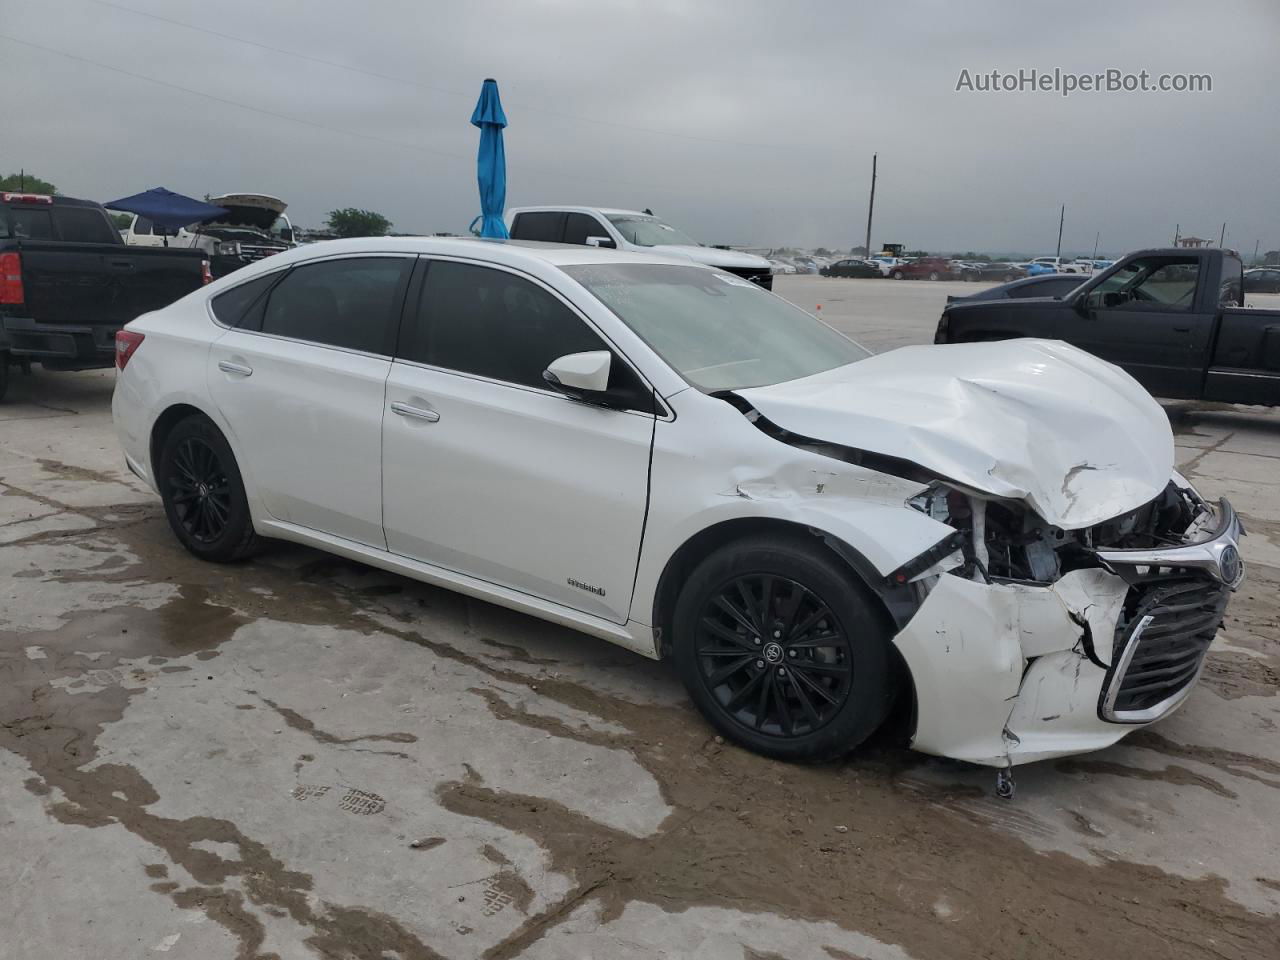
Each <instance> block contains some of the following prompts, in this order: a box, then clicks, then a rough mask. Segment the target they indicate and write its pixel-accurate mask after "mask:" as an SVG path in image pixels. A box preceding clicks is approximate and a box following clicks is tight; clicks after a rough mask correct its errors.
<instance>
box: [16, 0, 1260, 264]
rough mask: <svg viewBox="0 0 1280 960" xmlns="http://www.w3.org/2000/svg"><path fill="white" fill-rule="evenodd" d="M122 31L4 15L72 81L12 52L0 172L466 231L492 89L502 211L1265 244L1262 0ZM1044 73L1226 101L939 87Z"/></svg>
mask: <svg viewBox="0 0 1280 960" xmlns="http://www.w3.org/2000/svg"><path fill="white" fill-rule="evenodd" d="M113 4H116V0H111V3H103V2H95V0H0V34H4V35H6V36H8V37H12V38H15V39H16V40H20V41H26V43H27V44H37V45H38V46H39V47H44V48H49V49H50V50H56V51H59V52H61V53H62V54H67V55H70V56H71V57H76V58H81V59H69V58H68V57H67V56H59V55H58V54H55V53H52V52H49V51H48V50H44V49H37V48H36V47H33V46H30V45H24V44H22V43H15V42H12V41H10V40H4V39H0V80H2V81H3V87H4V89H5V90H6V96H5V97H3V98H0V131H3V141H0V167H3V168H5V170H6V171H7V169H8V168H10V167H12V168H16V167H18V166H19V165H22V166H25V167H27V168H28V169H32V170H36V171H38V172H40V173H41V174H42V175H44V176H46V177H47V178H49V179H52V180H54V181H55V182H56V183H58V184H59V186H60V187H61V188H62V189H63V190H65V191H66V192H68V193H71V194H73V195H79V196H85V197H91V198H94V199H98V200H105V199H110V198H112V197H115V196H120V195H123V194H127V193H133V192H136V191H138V190H142V189H145V188H147V187H151V186H156V185H165V186H168V187H170V188H172V189H175V190H180V191H183V192H187V193H191V194H195V195H201V194H203V193H205V192H206V191H207V192H212V193H219V192H223V191H228V190H260V191H263V192H267V193H273V194H277V195H279V196H282V197H284V198H285V199H286V200H288V201H289V203H290V211H291V214H294V219H295V222H300V223H302V224H306V225H318V224H319V223H320V222H321V221H322V220H323V219H324V215H325V213H326V212H327V211H328V210H330V209H332V208H334V207H339V206H363V207H370V208H373V209H376V210H379V211H382V212H384V213H385V214H387V215H388V216H390V217H391V218H392V219H393V220H394V221H395V223H396V225H397V228H398V229H402V230H421V231H434V230H452V231H460V230H462V229H464V228H465V226H466V224H467V223H468V222H469V221H470V220H471V218H472V217H473V216H474V215H475V213H476V212H478V201H477V198H476V191H475V181H474V159H473V158H474V153H475V145H476V131H475V130H474V128H472V127H471V126H470V125H469V124H468V123H467V120H468V118H469V116H470V110H471V107H472V105H473V103H474V99H475V97H476V95H477V94H478V92H479V87H480V81H481V80H482V79H483V78H484V77H486V76H494V77H496V78H498V80H499V83H500V86H501V88H502V94H503V100H504V103H505V105H506V107H507V113H508V116H509V118H510V121H511V126H510V128H509V129H508V133H507V156H508V166H509V177H510V186H509V192H508V199H509V202H510V203H512V204H513V205H514V204H520V203H538V202H560V201H565V202H570V201H572V202H582V203H599V204H602V205H603V204H607V205H616V206H636V207H645V206H648V207H652V208H653V209H655V210H657V211H659V212H661V213H663V214H664V215H666V216H667V217H668V218H670V219H671V220H673V221H674V222H677V223H678V224H680V225H681V226H683V227H684V228H685V229H687V230H688V231H689V232H691V233H693V234H695V235H697V236H699V237H701V238H702V239H705V240H707V241H710V242H743V243H761V244H764V243H778V244H781V243H799V244H819V243H823V244H828V245H841V246H848V245H850V244H853V243H858V242H861V238H862V235H863V231H864V226H865V217H866V194H867V180H868V175H869V168H870V160H871V154H872V152H873V151H878V152H879V154H880V174H881V175H880V180H879V184H878V189H877V211H876V227H875V230H874V232H873V233H874V236H873V239H874V240H875V241H876V242H877V243H879V242H882V241H885V240H898V241H902V242H906V243H908V244H910V245H912V246H922V247H926V248H931V249H939V250H951V249H971V248H972V249H988V250H1024V251H1027V252H1031V251H1042V250H1050V249H1051V248H1052V246H1053V243H1054V240H1055V237H1056V231H1057V212H1058V206H1059V204H1060V203H1066V204H1067V229H1066V235H1065V241H1064V242H1065V246H1067V247H1068V248H1071V249H1089V248H1091V247H1092V245H1093V241H1094V235H1095V231H1097V232H1100V233H1101V235H1102V248H1103V249H1104V250H1108V251H1112V252H1118V251H1121V250H1124V249H1127V248H1132V247H1135V246H1139V245H1143V244H1153V243H1162V242H1166V241H1167V240H1168V239H1169V237H1170V235H1171V234H1172V231H1173V228H1174V224H1175V223H1180V224H1181V226H1182V230H1183V232H1184V233H1186V232H1194V233H1198V234H1200V235H1202V236H1208V235H1211V236H1214V237H1216V236H1217V234H1218V230H1219V228H1220V225H1221V223H1222V222H1223V221H1224V220H1225V221H1227V222H1228V243H1229V244H1230V245H1234V246H1236V247H1238V248H1240V249H1241V250H1243V251H1245V252H1247V253H1252V250H1253V244H1254V241H1255V239H1261V240H1262V243H1263V248H1264V249H1266V248H1267V247H1268V246H1270V247H1272V248H1274V247H1277V246H1280V193H1278V192H1277V191H1276V190H1275V188H1274V186H1273V181H1274V170H1273V166H1274V165H1273V162H1272V160H1273V157H1274V156H1275V153H1276V148H1277V146H1278V143H1277V140H1278V139H1280V138H1278V137H1277V126H1276V123H1275V120H1274V109H1273V98H1274V82H1275V68H1274V55H1275V49H1276V44H1277V40H1280V8H1277V7H1276V6H1275V4H1274V3H1271V2H1268V0H1256V2H1242V3H1233V4H1216V5H1210V4H1205V3H1202V2H1199V0H1197V2H1192V3H1184V2H1166V3H1162V4H1160V5H1152V4H1138V3H1126V4H1122V3H1114V2H1113V3H1104V2H1092V0H1084V2H1076V3H1071V4H1028V3H1025V2H1002V3H995V2H993V3H984V4H965V5H960V4H954V3H941V2H936V3H898V4H854V3H851V2H843V0H831V2H823V0H807V2H806V0H801V2H792V3H783V2H780V0H779V2H763V0H736V2H732V3H731V2H728V0H721V2H713V0H685V2H681V0H542V2H516V0H506V2H499V0H469V2H466V3H459V2H452V3H451V2H430V3H427V2H407V0H403V2H394V0H373V2H366V3H362V4H357V3H350V2H347V3H337V2H331V0H309V2H302V0H291V2H285V0H281V2H269V3H264V2H261V0H259V2H257V3H249V2H244V0H223V2H220V3H218V4H209V3H206V2H193V0H168V2H159V0H119V4H118V5H113ZM120 7H127V8H131V9H133V10H136V11H141V12H142V13H145V14H151V16H143V15H139V14H138V13H133V12H128V10H126V9H121V8H120ZM157 17H160V18H168V19H171V20H173V21H178V22H179V23H181V24H188V25H191V26H194V27H198V28H201V29H202V30H205V31H214V32H216V33H221V34H227V35H231V36H234V37H239V38H244V39H247V40H251V41H254V42H255V43H257V44H261V45H263V46H255V45H251V44H247V43H242V42H238V41H236V40H234V39H228V38H227V37H220V36H214V35H211V34H210V33H207V32H199V31H197V30H192V29H187V28H185V27H183V26H180V25H178V24H175V23H168V22H164V20H161V19H156V18H157ZM267 48H277V49H276V50H272V49H267ZM280 50H285V51H292V52H294V53H296V54H301V55H302V56H293V55H290V54H288V53H282V52H279V51H280ZM86 60H87V61H96V63H97V64H101V65H105V67H112V68H115V69H114V70H112V69H106V68H105V67H104V66H99V65H95V64H93V63H88V62H85V61H86ZM324 61H327V62H324ZM334 64H345V65H347V66H349V67H351V68H353V69H343V68H342V67H340V66H335V65H334ZM1032 67H1034V68H1038V69H1041V70H1046V69H1047V70H1052V69H1053V68H1054V67H1060V68H1062V69H1063V70H1069V71H1074V72H1078V73H1085V72H1093V71H1100V70H1104V69H1106V68H1109V67H1115V68H1119V69H1122V70H1131V71H1138V70H1143V69H1146V70H1149V71H1151V72H1152V73H1155V74H1158V73H1161V72H1170V73H1173V72H1182V73H1191V72H1199V73H1209V74H1211V75H1212V77H1213V92H1212V93H1208V94H1172V93H1170V94H1142V93H1133V94H1077V95H1076V96H1074V97H1072V98H1070V99H1062V98H1060V97H1057V96H1055V95H1052V94H1046V93H1002V94H978V93H957V92H955V90H954V87H955V84H956V79H957V77H958V76H959V74H960V71H961V69H964V68H967V69H969V70H971V71H974V72H977V71H990V70H992V69H1000V70H1003V71H1016V70H1018V69H1019V68H1032ZM119 71H127V73H122V72H119ZM128 74H135V75H140V76H141V77H146V78H150V80H148V79H141V78H140V76H131V75H128ZM156 81H159V82H156ZM164 84H169V85H170V86H165V85H164ZM179 88H186V90H183V89H179ZM187 91H197V92H199V93H202V94H204V96H199V95H196V94H195V93H191V92H187ZM211 98H212V99H211ZM235 103H239V104H244V105H249V106H252V107H253V108H255V109H256V111H259V112H255V111H254V110H249V109H245V108H244V107H241V106H236V105H234V104H235ZM285 118H291V119H285Z"/></svg>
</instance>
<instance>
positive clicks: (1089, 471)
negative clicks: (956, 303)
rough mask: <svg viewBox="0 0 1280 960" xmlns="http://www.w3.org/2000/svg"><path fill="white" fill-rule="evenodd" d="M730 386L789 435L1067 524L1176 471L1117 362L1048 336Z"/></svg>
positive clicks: (1094, 517)
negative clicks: (894, 460) (914, 470)
mask: <svg viewBox="0 0 1280 960" xmlns="http://www.w3.org/2000/svg"><path fill="white" fill-rule="evenodd" d="M735 392H736V393H738V394H739V395H740V396H742V397H743V398H745V399H746V400H747V401H748V402H749V403H750V404H751V405H752V406H753V407H755V409H756V410H758V411H760V413H761V414H763V415H764V416H765V417H767V418H768V419H769V420H771V421H772V422H773V423H775V424H777V425H778V426H780V427H782V428H783V429H785V430H788V431H790V432H792V433H795V434H799V435H801V436H804V437H808V438H810V439H813V440H820V441H824V442H826V443H833V444H839V445H841V446H846V447H852V448H856V449H859V450H866V451H871V452H873V453H879V454H883V455H885V456H891V457H899V458H901V459H904V460H909V461H911V462H913V463H915V464H918V465H920V466H922V467H925V468H927V469H928V470H929V471H931V472H933V473H936V474H938V475H939V476H942V477H945V478H948V479H950V480H954V481H956V482H958V483H961V484H964V485H966V486H969V487H972V488H974V489H977V490H981V491H983V492H984V493H990V494H992V495H994V496H997V497H1005V498H1008V499H1014V500H1023V501H1025V502H1026V503H1027V504H1028V506H1030V507H1031V508H1032V509H1033V510H1035V511H1036V513H1038V514H1039V515H1040V516H1041V517H1043V518H1044V519H1045V520H1046V521H1048V522H1049V523H1051V524H1053V525H1055V526H1058V527H1061V528H1063V529H1065V530H1074V529H1079V528H1081V527H1088V526H1092V525H1094V524H1096V523H1100V522H1102V521H1103V520H1109V519H1111V518H1113V517H1116V516H1119V515H1120V514H1122V513H1125V512H1127V511H1129V510H1133V509H1135V508H1137V507H1139V506H1141V505H1142V504H1144V503H1146V502H1148V501H1149V500H1151V499H1153V498H1154V497H1156V496H1157V495H1158V494H1159V493H1160V492H1161V491H1162V490H1163V489H1164V488H1165V486H1166V485H1167V484H1168V482H1169V479H1170V477H1171V475H1172V473H1173V431H1172V430H1171V429H1170V427H1169V420H1168V418H1167V417H1166V416H1165V414H1164V411H1163V410H1162V409H1161V408H1160V405H1159V404H1157V403H1156V402H1155V400H1154V399H1152V397H1151V396H1150V394H1148V393H1147V392H1146V390H1144V389H1143V388H1142V386H1140V385H1139V384H1138V382H1137V381H1136V380H1134V379H1133V378H1132V377H1130V376H1129V375H1128V374H1127V373H1125V372H1124V371H1122V370H1120V369H1119V368H1118V367H1115V366H1112V365H1111V364H1109V363H1106V362H1104V361H1102V360H1099V359H1098V358H1096V357H1094V356H1091V355H1090V354H1087V353H1085V352H1084V351H1082V350H1078V349H1076V348H1075V347H1072V346H1069V345H1068V344H1065V343H1062V342H1060V341H1055V340H1006V341H1001V342H997V343H961V344H947V345H942V346H916V347H903V348H901V349H899V350H893V351H890V352H889V353H883V354H879V355H877V356H873V357H869V358H868V359H866V360H862V361H859V362H857V363H851V364H848V365H846V366H843V367H837V368H836V369H834V370H828V371H826V372H825V373H820V374H816V375H815V376H812V377H805V378H804V379H801V380H792V381H789V382H786V383H780V384H775V385H773V386H768V387H752V388H749V389H743V390H738V391H735Z"/></svg>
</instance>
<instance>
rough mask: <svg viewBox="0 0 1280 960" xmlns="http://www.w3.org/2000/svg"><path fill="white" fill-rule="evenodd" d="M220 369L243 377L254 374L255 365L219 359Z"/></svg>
mask: <svg viewBox="0 0 1280 960" xmlns="http://www.w3.org/2000/svg"><path fill="white" fill-rule="evenodd" d="M218 369H219V370H221V371H222V372H223V373H235V374H239V375H240V376H242V377H248V376H252V375H253V367H250V366H247V365H246V364H243V363H233V362H232V361H230V360H219V361H218Z"/></svg>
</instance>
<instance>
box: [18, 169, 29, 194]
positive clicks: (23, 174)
mask: <svg viewBox="0 0 1280 960" xmlns="http://www.w3.org/2000/svg"><path fill="white" fill-rule="evenodd" d="M18 192H19V193H26V192H27V170H26V167H23V168H22V169H20V170H19V171H18Z"/></svg>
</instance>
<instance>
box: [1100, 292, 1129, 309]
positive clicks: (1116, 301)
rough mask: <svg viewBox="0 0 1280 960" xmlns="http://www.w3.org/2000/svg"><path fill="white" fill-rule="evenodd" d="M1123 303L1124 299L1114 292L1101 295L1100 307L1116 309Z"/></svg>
mask: <svg viewBox="0 0 1280 960" xmlns="http://www.w3.org/2000/svg"><path fill="white" fill-rule="evenodd" d="M1122 303H1124V297H1123V296H1122V295H1121V294H1119V293H1116V292H1114V291H1113V292H1111V293H1104V294H1103V295H1102V305H1103V306H1104V307H1118V306H1120V304H1122Z"/></svg>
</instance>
